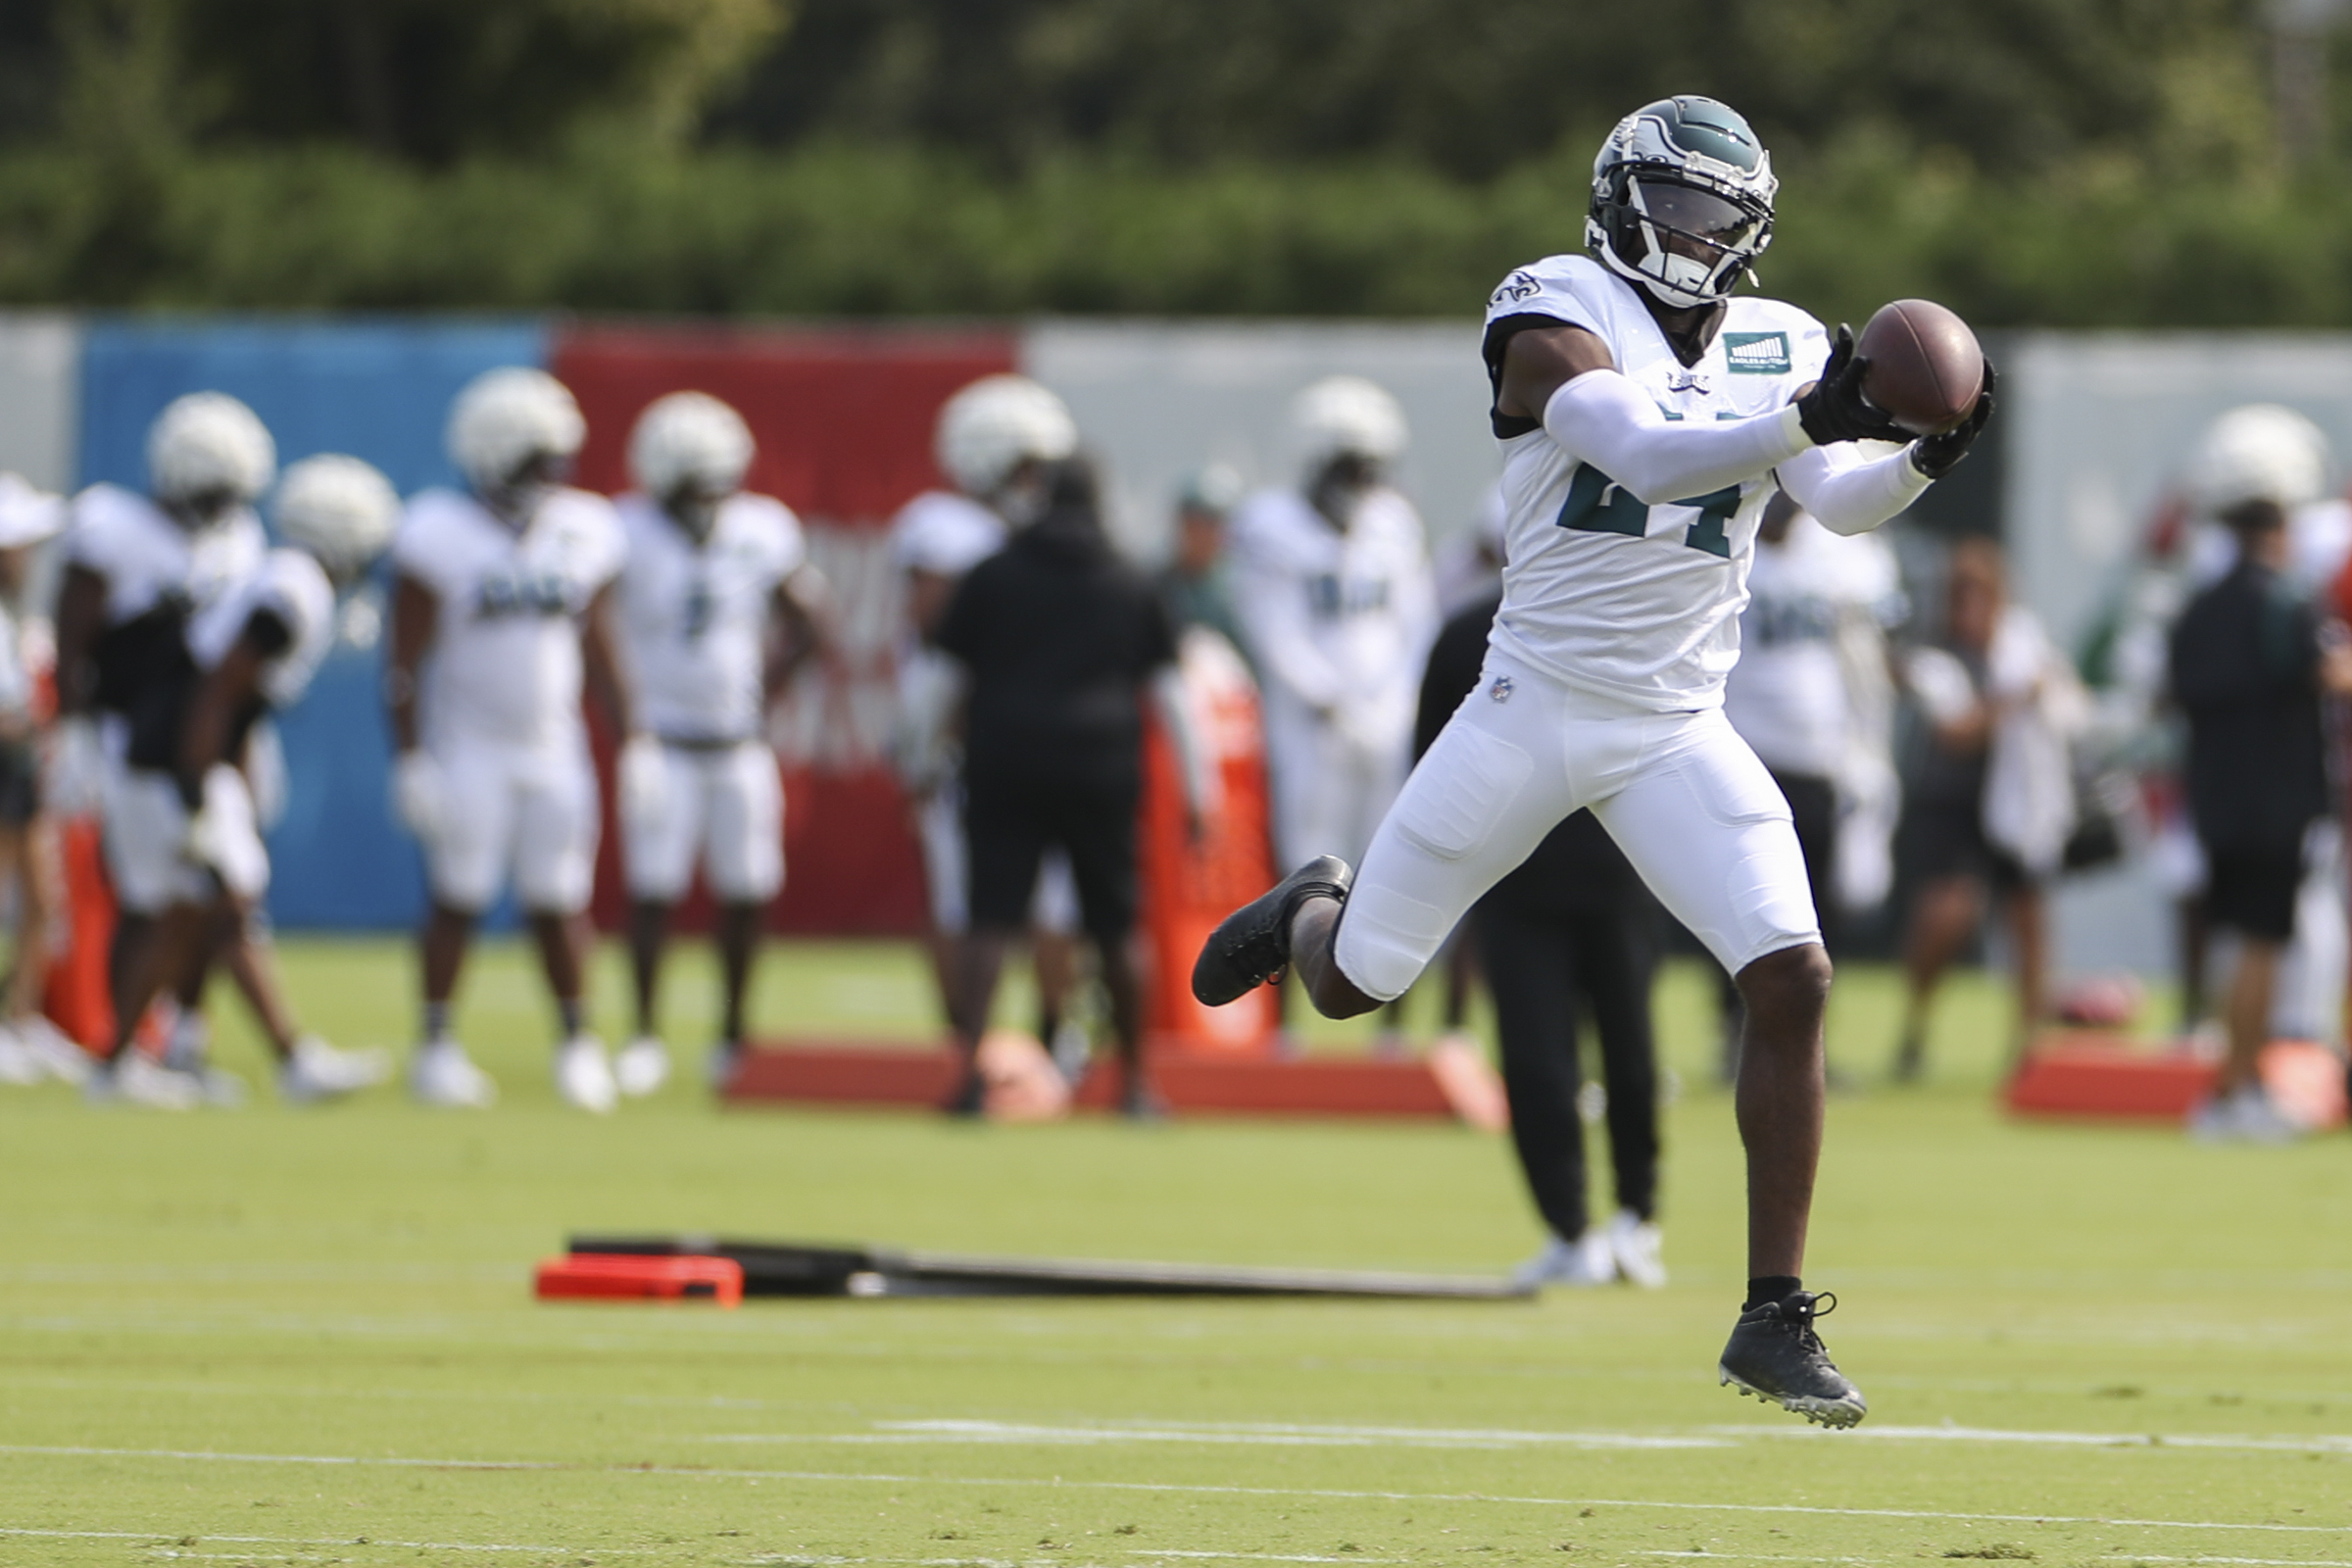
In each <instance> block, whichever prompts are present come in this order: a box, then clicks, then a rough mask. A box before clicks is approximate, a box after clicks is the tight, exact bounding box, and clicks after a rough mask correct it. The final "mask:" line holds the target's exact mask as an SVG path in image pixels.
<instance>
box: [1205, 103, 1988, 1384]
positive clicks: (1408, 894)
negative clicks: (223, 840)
mask: <svg viewBox="0 0 2352 1568" xmlns="http://www.w3.org/2000/svg"><path fill="white" fill-rule="evenodd" d="M1777 189H1778V181H1776V180H1775V179H1774V177H1773V174H1772V167H1771V163H1770V161H1769V160H1768V159H1767V157H1766V156H1765V153H1764V149H1763V148H1762V146H1761V145H1760V144H1759V143H1758V141H1757V139H1756V136H1755V133H1754V132H1753V131H1752V130H1750V129H1749V127H1748V124H1747V122H1746V121H1744V120H1742V119H1741V118H1740V116H1739V115H1737V114H1735V113H1734V112H1733V111H1731V110H1730V109H1728V108H1726V107H1725V106H1723V105H1722V104H1719V103H1716V102H1714V101H1712V100H1710V99H1705V98H1692V97H1686V98H1673V99H1666V100H1663V101H1660V102H1657V103H1653V104H1649V105H1646V106H1645V107H1643V108H1642V109H1639V110H1637V111H1635V112H1634V113H1633V114H1631V115H1629V116H1627V117H1626V118H1625V119H1624V120H1623V121H1621V122H1620V123H1618V125H1617V127H1616V128H1615V130H1613V131H1612V132H1611V133H1610V135H1609V138H1608V140H1607V141H1606V142H1605V143H1604V144H1603V146H1602V148H1601V151H1600V156H1599V157H1598V158H1597V159H1596V160H1595V161H1594V165H1593V197H1592V205H1591V208H1590V216H1589V217H1588V219H1587V223H1586V244H1587V246H1588V247H1589V249H1590V251H1591V254H1589V255H1579V256H1555V257H1551V258H1549V259H1547V260H1545V261H1542V262H1538V263H1536V264H1534V265H1533V266H1530V267H1525V268H1521V269H1520V270H1517V271H1514V272H1512V273H1511V274H1510V275H1509V276H1508V277H1506V278H1505V279H1504V280H1503V282H1502V285H1501V286H1500V287H1499V288H1497V289H1496V290H1495V295H1494V297H1493V299H1492V300H1491V301H1490V302H1489V305H1488V310H1487V333H1486V359H1487V364H1488V368H1489V371H1490V374H1491V377H1492V381H1493V385H1494V402H1493V406H1492V411H1491V412H1492V417H1493V421H1494V426H1495V435H1496V437H1497V438H1498V440H1499V441H1500V442H1501V444H1502V457H1503V479H1502V485H1503V494H1504V496H1505V498H1506V499H1507V501H1508V503H1509V508H1510V527H1509V547H1508V551H1507V555H1506V560H1507V563H1508V564H1507V565H1506V566H1505V568H1504V573H1503V601H1502V610H1501V613H1499V614H1498V615H1497V617H1496V620H1495V631H1494V633H1493V637H1492V640H1491V642H1490V644H1489V650H1488V656H1487V664H1486V670H1485V673H1484V674H1483V675H1482V676H1481V678H1480V682H1479V686H1478V689H1477V690H1476V691H1475V692H1474V693H1473V694H1472V695H1471V696H1470V697H1468V698H1467V699H1465V700H1464V702H1463V703H1462V706H1461V707H1460V708H1459V709H1458V710H1456V711H1455V712H1454V715H1453V717H1452V719H1451V720H1450V721H1449V722H1448V723H1447V724H1446V729H1445V730H1444V732H1443V733H1441V734H1440V735H1439V737H1438V739H1437V742H1436V744H1435V745H1433V746H1432V747H1431V748H1430V750H1429V752H1428V754H1427V755H1426V756H1425V757H1424V758H1423V759H1422V760H1421V763H1420V765H1419V766H1418V767H1417V768H1415V769H1414V771H1413V775H1412V777H1411V779H1410V780H1409V781H1408V782H1407V783H1406V785H1405V787H1404V792H1403V793H1402V794H1401V795H1400V796H1399V797H1398V798H1397V804H1396V807H1395V808H1394V809H1392V810H1391V811H1390V812H1389V814H1388V816H1387V818H1386V819H1385V820H1384V821H1383V822H1382V823H1381V826H1380V831H1379V833H1378V834H1377V835H1376V836H1375V838H1374V840H1373V843H1372V848H1371V850H1370V851H1369V852H1368V853H1367V854H1366V855H1365V857H1364V863H1363V869H1362V872H1361V873H1360V874H1355V873H1352V872H1351V871H1350V869H1349V867H1348V864H1347V862H1346V861H1344V860H1341V859H1340V858H1337V857H1331V856H1325V857H1321V858H1317V859H1314V860H1311V861H1309V862H1308V863H1307V864H1306V865H1304V866H1301V867H1300V868H1299V870H1297V871H1294V872H1293V873H1292V874H1291V875H1290V876H1289V877H1288V878H1286V879H1285V880H1284V881H1283V882H1282V883H1280V884H1279V885H1278V886H1277V887H1276V888H1275V889H1274V890H1273V891H1272V892H1270V893H1268V894H1267V895H1265V896H1264V897H1263V898H1261V899H1259V900H1257V901H1256V902H1254V903H1252V904H1250V905H1248V906H1246V907H1243V908H1242V909H1240V910H1237V911H1236V912H1235V913H1234V914H1233V915H1231V916H1229V917H1227V919H1226V921H1225V923H1224V924H1223V925H1221V926H1220V927H1218V929H1217V931H1216V932H1215V933H1214V934H1212V935H1211V937H1210V938H1209V940H1208V943H1207V945H1206V946H1205V947H1204V948H1203V949H1202V951H1201V958H1200V961H1199V962H1198V964H1197V965H1196V966H1195V968H1194V972H1193V989H1194V992H1195V994H1196V995H1197V996H1198V997H1199V998H1200V999H1201V1001H1202V1002H1203V1003H1206V1004H1208V1005H1220V1004H1222V1003H1224V1002H1227V1001H1230V1000H1231V999H1232V998H1234V997H1236V996H1239V995H1241V994H1242V993H1244V992H1246V991H1248V990H1249V989H1250V987H1252V986H1254V985H1256V984H1258V983H1259V982H1261V981H1263V980H1265V979H1268V978H1270V977H1272V976H1273V975H1276V974H1279V973H1281V972H1282V971H1283V970H1284V969H1286V968H1287V967H1289V966H1290V965H1292V964H1293V963H1296V964H1297V965H1298V967H1299V974H1300V977H1301V978H1302V979H1303V980H1304V981H1305V983H1306V987H1307V991H1308V993H1309V995H1310V996H1311V997H1312V998H1313V999H1314V1002H1315V1005H1316V1006H1317V1007H1319V1008H1320V1009H1321V1010H1322V1011H1323V1012H1325V1013H1327V1014H1329V1015H1332V1016H1335V1017H1346V1016H1351V1015H1354V1014H1357V1013H1362V1012H1366V1011H1369V1010H1370V1009H1372V1008H1374V1007H1376V1006H1378V1005H1381V1003H1383V1002H1384V1001H1387V1000H1388V999H1390V998H1392V997H1396V996H1398V995H1400V994H1401V993H1402V992H1403V991H1404V989H1405V988H1406V987H1407V986H1409V985H1410V984H1411V983H1412V981H1413V979H1414V977H1415V976H1416V975H1418V974H1419V973H1420V971H1421V969H1422V967H1423V965H1425V964H1426V963H1427V962H1428V961H1429V959H1430V957H1431V956H1432V955H1433V954H1435V953H1436V952H1437V951H1438V947H1439V944H1441V943H1442V942H1444V941H1445V939H1446V933H1447V932H1449V931H1450V930H1452V928H1453V925H1454V922H1455V921H1456V920H1458V919H1459V918H1460V917H1461V915H1462V912H1463V911H1464V910H1465V909H1467V908H1468V907H1470V905H1471V904H1472V903H1473V902H1474V901H1475V900H1476V899H1477V898H1478V897H1479V896H1480V895H1481V894H1483V893H1485V892H1486V890H1487V889H1488V888H1490V887H1492V886H1493V885H1494V884H1495V881H1496V880H1497V879H1499V878H1500V877H1501V876H1502V875H1503V874H1504V873H1505V872H1507V871H1509V870H1510V869H1511V868H1512V867H1513V866H1515V865H1517V864H1518V863H1519V862H1520V861H1521V860H1523V859H1524V858H1526V857H1527V855H1528V853H1529V852H1530V851H1531V850H1532V849H1533V848H1534V847H1535V846H1536V844H1537V843H1539V842H1540V841H1541V840H1542V839H1543V838H1544V835H1545V834H1547V833H1549V832H1550V831H1551V829H1552V827H1553V826H1554V825H1555V824H1556V823H1558V822H1559V821H1560V820H1561V819H1562V818H1563V817H1565V816H1566V815H1567V814H1568V813H1569V812H1570V811H1573V810H1575V809H1577V808H1579V807H1585V808H1589V809H1591V810H1592V812H1593V815H1594V816H1596V817H1598V818H1599V819H1600V822H1601V824H1602V825H1603V826H1604V827H1606V828H1607V829H1608V831H1609V834H1610V836H1611V837H1612V838H1614V839H1616V841H1617V843H1618V845H1619V847H1620V848H1622V849H1623V850H1624V851H1625V853H1626V856H1627V858H1629V859H1631V860H1632V861H1633V863H1634V867H1635V869H1636V870H1638V871H1640V872H1641V873H1642V878H1643V880H1645V881H1646V882H1647V883H1648V884H1649V886H1650V888H1651V890H1652V891H1653V892H1655V893H1656V894H1657V896H1658V898H1659V900H1660V901H1661V902H1662V903H1663V904H1664V905H1665V906H1666V907H1667V908H1668V909H1669V910H1671V911H1672V912H1673V913H1674V914H1675V915H1676V917H1678V918H1679V919H1680V920H1681V921H1682V922H1683V924H1685V925H1686V926H1688V927H1690V928H1691V931H1692V932H1693V933H1694V934H1695V935H1696V936H1697V937H1698V938H1699V940H1700V941H1701V942H1703V943H1705V944H1706V945H1707V947H1708V949H1709V951H1710V952H1712V953H1713V954H1714V956H1716V958H1717V959H1718V960H1719V961H1721V962H1722V963H1723V965H1724V967H1725V968H1727V969H1729V970H1730V971H1732V973H1733V974H1735V975H1737V976H1738V977H1739V982H1740V995H1741V996H1742V998H1743V999H1744V1000H1745V1002H1746V1005H1747V1033H1746V1039H1745V1042H1744V1045H1743V1050H1742V1053H1741V1058H1740V1084H1739V1093H1738V1107H1739V1122H1740V1137H1741V1141H1742V1142H1743V1144H1744V1145H1745V1147H1746V1150H1747V1175H1748V1183H1747V1186H1748V1275H1749V1279H1748V1294H1747V1299H1746V1301H1745V1303H1744V1305H1743V1306H1742V1308H1741V1311H1740V1318H1739V1322H1738V1323H1737V1325H1736V1326H1735V1328H1734V1330H1733V1333H1732V1336H1731V1339H1730V1341H1729V1343H1728V1344H1726V1346H1725V1347H1724V1350H1723V1355H1722V1357H1721V1360H1720V1362H1719V1366H1718V1374H1719V1376H1720V1378H1721V1380H1722V1381H1723V1382H1725V1383H1729V1384H1737V1385H1738V1386H1739V1387H1740V1389H1741V1390H1742V1391H1743V1392H1746V1393H1752V1394H1755V1395H1757V1396H1759V1397H1764V1398H1768V1399H1774V1400H1778V1401H1779V1402H1780V1403H1781V1404H1783V1405H1784V1406H1786V1407H1787V1408H1789V1409H1791V1410H1795V1411H1797V1412H1799V1413H1801V1414H1803V1415H1805V1416H1806V1417H1807V1418H1808V1419H1811V1420H1818V1421H1825V1422H1829V1423H1832V1424H1835V1425H1841V1426H1845V1425H1851V1424H1852V1423H1854V1422H1855V1421H1858V1420H1860V1419H1861V1418H1862V1415H1863V1412H1864V1403H1863V1399H1862V1396H1861V1394H1860V1393H1859V1392H1858V1391H1857V1390H1856V1389H1855V1388H1854V1386H1853V1385H1852V1384H1851V1383H1850V1382H1848V1381H1847V1380H1846V1378H1845V1377H1844V1376H1843V1374H1841V1373H1840V1372H1838V1368H1837V1367H1836V1366H1835V1365H1834V1364H1832V1362H1831V1361H1830V1358H1829V1355H1828V1352H1827V1351H1826V1350H1825V1349H1824V1348H1823V1347H1822V1344H1821V1340H1820V1338H1819V1336H1818V1335H1816V1334H1815V1333H1814V1330H1813V1322H1814V1319H1815V1317H1816V1316H1817V1315H1818V1314H1819V1313H1820V1312H1821V1311H1822V1310H1823V1309H1824V1308H1825V1307H1826V1306H1827V1305H1828V1304H1829V1302H1828V1299H1825V1298H1817V1297H1815V1296H1814V1295H1812V1294H1809V1293H1807V1292H1806V1291H1804V1289H1803V1288H1802V1281H1801V1279H1800V1277H1799V1276H1800V1273H1801V1270H1802V1266H1803V1261H1804V1244H1805V1230H1806V1223H1807V1219H1808V1216H1809V1214H1810V1210H1811V1207H1812V1197H1813V1179H1814V1172H1815V1168H1816V1166H1817V1165H1818V1163H1819V1160H1820V1152H1821V1128H1822V1048H1821V1024H1822V1013H1823V1009H1824V1007H1825V1005H1826V1004H1827V1002H1828V998H1829V986H1830V963H1829V959H1828V957H1827V956H1825V955H1824V954H1823V952H1822V948H1821V939H1820V932H1819V927H1818V924H1817V922H1816V920H1815V917H1814V911H1813V901H1812V899H1811V897H1810V895H1809V893H1808V890H1807V886H1806V880H1805V862H1804V857H1803V856H1802V854H1801V853H1800V852H1799V851H1798V848H1797V842H1796V834H1795V832H1794V831H1793V830H1792V829H1791V827H1790V825H1789V806H1788V803H1787V802H1786V801H1785V800H1783V799H1782V798H1781V793H1780V791H1779V790H1778V789H1776V788H1774V787H1773V782H1772V776H1771V774H1769V773H1768V772H1766V771H1765V769H1764V764H1763V763H1761V762H1759V761H1757V760H1756V756H1755V753H1753V752H1752V751H1750V750H1749V749H1748V747H1747V745H1746V743H1744V742H1743V741H1741V740H1740V737H1739V735H1738V734H1737V733H1736V732H1735V731H1734V730H1733V729H1732V727H1731V725H1730V723H1729V722H1728V721H1726V720H1725V718H1724V716H1723V710H1722V701H1723V679H1724V675H1725V672H1726V671H1728V670H1729V669H1730V668H1731V665H1732V663H1733V662H1734V661H1735V660H1736V659H1737V658H1738V657H1739V640H1738V639H1739V632H1738V618H1737V617H1738V615H1739V612H1740V603H1741V600H1742V598H1743V597H1744V593H1745V578H1746V572H1747V564H1748V558H1749V555H1750V552H1751V550H1752V548H1753V545H1754V542H1755V535H1756V526H1757V521H1758V519H1759V518H1760V516H1761V515H1762V514H1763V511H1764V507H1765V504H1766V503H1767V502H1768V501H1769V500H1770V499H1771V497H1772V494H1773V492H1774V490H1775V488H1776V487H1777V488H1780V489H1785V490H1787V491H1788V493H1789V496H1790V497H1791V498H1792V499H1793V500H1795V501H1796V502H1797V504H1798V505H1800V506H1802V507H1803V508H1804V509H1805V510H1806V511H1807V512H1810V513H1811V514H1812V515H1814V516H1815V517H1816V518H1818V519H1820V521H1821V522H1822V523H1823V524H1824V525H1825V526H1827V527H1829V528H1830V529H1832V530H1833V531H1835V532H1838V533H1858V532H1860V531H1862V530H1864V529H1867V528H1872V527H1875V526H1877V525H1878V524H1879V523H1881V522H1884V521H1885V520H1887V518H1888V517H1890V516H1892V515H1895V514H1896V513H1898V512H1900V511H1902V510H1903V508H1904V507H1906V506H1908V505H1909V504H1910V503H1911V501H1912V500H1914V499H1915V498H1916V497H1917V496H1918V495H1919V494H1920V493H1921V492H1922V491H1924V490H1925V489H1926V488H1927V486H1928V484H1929V482H1930V481H1931V480H1933V479H1934V478H1936V476H1938V475H1940V474H1942V473H1943V472H1945V471H1946V470H1947V469H1949V468H1950V467H1951V466H1952V465H1953V464H1955V463H1957V462H1959V461H1960V458H1961V456H1962V455H1963V454H1964V453H1965V452H1966V451H1967V450H1968V447H1969V445H1970V443H1971V442H1972V441H1973V440H1974V439H1975V436H1976V433H1977V432H1978V431H1979V430H1980V429H1982V428H1983V425H1984V422H1985V418H1986V417H1988V416H1989V414H1990V412H1991V398H1990V388H1989V382H1990V373H1989V371H1987V376H1986V379H1987V387H1986V390H1985V395H1983V396H1981V397H1980V398H1979V400H1978V403H1977V406H1976V408H1975V410H1974V411H1973V413H1972V415H1971V417H1969V418H1968V419H1966V420H1964V421H1963V422H1962V423H1961V425H1960V426H1959V427H1958V428H1956V429H1955V430H1953V431H1951V432H1949V433H1947V434H1945V435H1941V436H1936V437H1934V438H1931V439H1926V440H1920V441H1912V440H1911V439H1910V437H1909V436H1908V435H1907V434H1906V433H1905V432H1904V431H1903V430H1902V429H1901V428H1900V427H1898V426H1896V425H1895V424H1893V423H1892V422H1891V421H1890V420H1888V419H1887V417H1886V416H1885V415H1883V414H1882V413H1880V412H1879V411H1878V410H1877V409H1875V408H1873V407H1872V406H1871V405H1870V403H1869V402H1868V400H1867V399H1865V398H1864V397H1863V395H1862V381H1863V374H1864V371H1865V369H1866V366H1865V364H1864V362H1862V361H1860V360H1859V359H1857V358H1856V356H1855V354H1854V352H1853V346H1852V338H1851V334H1850V332H1848V331H1846V330H1845V329H1842V328H1841V329H1840V330H1839V332H1838V338H1837V340H1836V342H1835V343H1833V342H1832V341H1831V339H1830V338H1829V336H1828V334H1827V333H1825V332H1824V331H1823V329H1822V327H1821V325H1820V324H1819V323H1818V322H1816V321H1815V320H1813V319H1812V318H1811V317H1808V316H1806V315H1805V314H1804V313H1803V312H1801V311H1798V310H1796V309H1794V308H1793V307H1790V306H1788V305H1783V304H1780V303H1778V302H1776V301H1772V300H1764V299H1757V298H1754V297H1752V296H1751V297H1736V296H1735V295H1734V293H1733V290H1734V287H1735V286H1736V285H1737V284H1738V283H1739V281H1740V278H1741V277H1742V276H1744V275H1745V274H1746V273H1747V271H1748V269H1749V267H1750V265H1751V264H1752V263H1753V261H1754V260H1755V258H1756V256H1757V254H1758V253H1759V252H1761V251H1762V250H1763V248H1764V245H1765V243H1766V241H1767V240H1768V238H1769V237H1770V234H1771V225H1772V202H1773V196H1774V194H1775V192H1776V190H1777ZM1870 442H1880V443H1886V444H1884V445H1875V446H1874V445H1865V444H1863V443H1870ZM1897 442H1900V443H1904V444H1902V445H1895V444H1894V443H1897Z"/></svg>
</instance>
